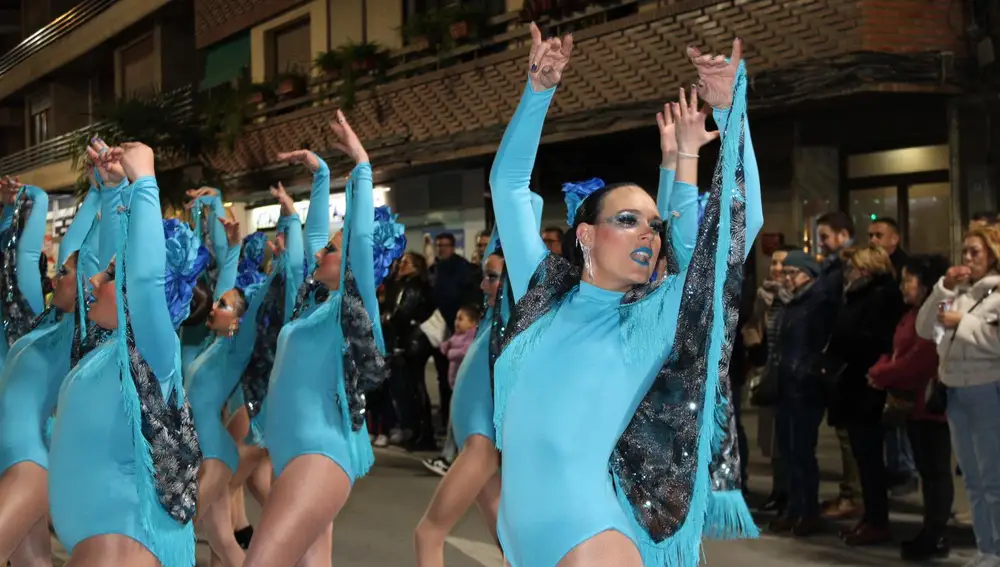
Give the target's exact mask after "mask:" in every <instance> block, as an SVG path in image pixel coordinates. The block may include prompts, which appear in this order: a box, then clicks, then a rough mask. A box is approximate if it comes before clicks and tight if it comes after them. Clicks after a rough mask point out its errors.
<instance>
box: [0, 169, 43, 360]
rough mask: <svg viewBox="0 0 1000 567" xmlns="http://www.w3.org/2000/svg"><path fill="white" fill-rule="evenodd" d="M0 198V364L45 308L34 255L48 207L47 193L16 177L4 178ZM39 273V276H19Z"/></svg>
mask: <svg viewBox="0 0 1000 567" xmlns="http://www.w3.org/2000/svg"><path fill="white" fill-rule="evenodd" d="M0 200H2V202H3V204H4V208H3V216H2V217H0V252H3V260H2V265H0V286H2V289H3V298H2V300H0V317H2V318H3V333H4V340H2V341H0V365H2V364H3V363H4V361H5V359H6V357H7V352H8V350H10V347H11V346H12V345H13V344H14V343H15V342H16V341H17V339H19V338H21V337H22V336H23V335H24V334H25V333H27V332H28V331H29V330H31V324H32V322H33V320H34V319H35V317H36V316H37V315H39V314H41V312H42V310H43V309H45V297H44V296H43V295H42V280H41V277H40V273H39V271H38V258H39V255H40V254H41V252H42V241H43V240H44V237H45V215H46V214H47V213H48V210H49V197H48V195H46V194H45V191H42V190H41V189H39V188H38V187H35V186H33V185H22V184H21V183H19V182H18V181H17V180H14V179H10V178H9V177H8V178H6V179H5V182H4V183H3V186H2V187H0ZM26 274H39V277H31V276H30V275H28V276H27V277H19V276H23V275H26Z"/></svg>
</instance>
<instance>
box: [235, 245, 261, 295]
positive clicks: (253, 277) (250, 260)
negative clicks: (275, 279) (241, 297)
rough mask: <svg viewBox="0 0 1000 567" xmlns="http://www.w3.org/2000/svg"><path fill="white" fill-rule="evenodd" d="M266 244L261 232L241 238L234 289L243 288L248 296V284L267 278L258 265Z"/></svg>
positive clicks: (257, 282)
mask: <svg viewBox="0 0 1000 567" xmlns="http://www.w3.org/2000/svg"><path fill="white" fill-rule="evenodd" d="M266 244H267V235H265V234H264V233H263V232H255V233H253V234H249V235H247V237H246V238H244V239H243V255H242V257H240V263H239V268H238V270H237V274H236V289H240V290H243V293H244V294H245V295H247V296H248V297H250V296H251V295H252V294H251V293H249V292H250V286H252V285H254V284H259V283H262V282H263V281H264V280H265V279H267V274H265V273H264V272H262V271H261V270H260V265H261V263H263V261H264V246H265V245H266Z"/></svg>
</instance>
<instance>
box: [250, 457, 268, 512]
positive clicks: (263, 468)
mask: <svg viewBox="0 0 1000 567" xmlns="http://www.w3.org/2000/svg"><path fill="white" fill-rule="evenodd" d="M273 480H274V468H273V467H272V466H271V457H270V455H267V454H266V453H265V454H264V458H263V459H262V460H261V462H260V464H258V465H257V468H255V469H254V470H253V472H252V473H251V474H250V478H248V479H247V482H246V487H247V489H249V490H250V495H251V496H253V499H254V500H256V501H257V503H258V504H260V505H261V506H263V505H264V502H266V501H267V496H268V495H269V494H271V484H272V481H273Z"/></svg>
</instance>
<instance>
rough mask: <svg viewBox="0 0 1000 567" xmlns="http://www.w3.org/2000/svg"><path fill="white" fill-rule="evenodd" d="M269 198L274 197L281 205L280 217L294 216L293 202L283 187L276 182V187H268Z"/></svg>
mask: <svg viewBox="0 0 1000 567" xmlns="http://www.w3.org/2000/svg"><path fill="white" fill-rule="evenodd" d="M270 191H271V196H272V197H274V198H275V199H276V200H277V201H278V204H279V205H281V216H283V217H287V216H291V215H294V214H295V201H293V200H292V197H291V196H290V195H289V194H288V192H287V191H285V186H284V185H282V184H281V182H280V181H279V182H278V186H277V187H274V186H271V187H270Z"/></svg>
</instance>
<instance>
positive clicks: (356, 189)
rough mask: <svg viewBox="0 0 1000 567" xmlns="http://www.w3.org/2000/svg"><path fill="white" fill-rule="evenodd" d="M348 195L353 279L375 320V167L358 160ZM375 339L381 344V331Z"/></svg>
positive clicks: (376, 313) (376, 314)
mask: <svg viewBox="0 0 1000 567" xmlns="http://www.w3.org/2000/svg"><path fill="white" fill-rule="evenodd" d="M347 183H348V189H347V196H348V198H349V201H348V203H350V205H349V206H350V209H349V211H348V214H349V215H350V217H351V218H350V223H351V224H350V229H349V230H350V231H351V234H350V237H349V238H350V244H349V245H350V247H351V249H350V251H349V253H348V254H347V257H348V260H349V261H350V263H351V272H353V273H354V281H355V282H357V284H358V292H360V293H361V300H362V301H363V302H364V304H365V310H366V311H367V312H368V317H369V318H371V320H372V321H378V320H379V309H378V295H377V294H376V290H375V262H374V258H375V252H374V239H373V235H374V234H373V233H374V228H375V199H374V197H373V194H372V166H371V164H370V163H368V162H364V163H359V164H358V165H356V166H355V167H354V169H353V170H352V171H351V177H350V179H349V180H348V182H347ZM375 339H376V341H377V342H378V343H379V344H381V342H382V341H381V333H376V337H375Z"/></svg>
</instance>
